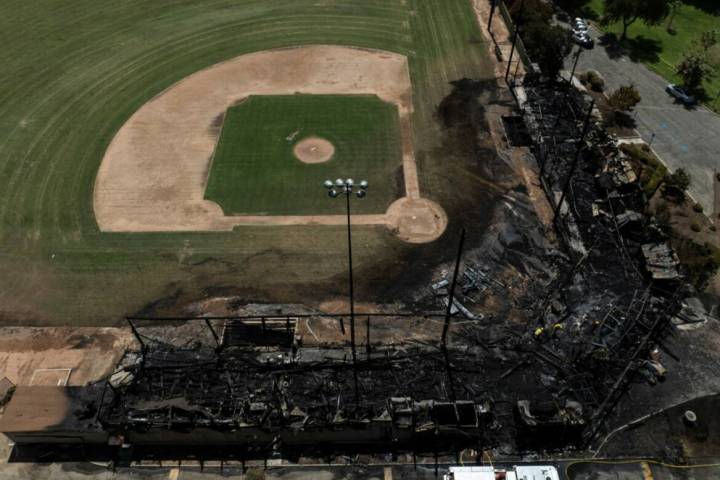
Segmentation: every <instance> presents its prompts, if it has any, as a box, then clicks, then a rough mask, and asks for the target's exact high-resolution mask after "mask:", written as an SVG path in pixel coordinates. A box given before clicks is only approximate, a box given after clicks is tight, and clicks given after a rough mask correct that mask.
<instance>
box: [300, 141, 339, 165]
mask: <svg viewBox="0 0 720 480" xmlns="http://www.w3.org/2000/svg"><path fill="white" fill-rule="evenodd" d="M293 153H294V154H295V156H296V157H297V159H298V160H300V161H301V162H304V163H323V162H327V161H328V160H330V159H331V158H332V156H333V155H334V154H335V147H334V146H333V144H332V143H330V142H328V141H327V140H325V139H323V138H317V137H309V138H306V139H304V140H301V141H299V142H298V143H297V145H295V148H293Z"/></svg>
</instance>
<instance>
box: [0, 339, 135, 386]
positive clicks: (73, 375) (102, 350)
mask: <svg viewBox="0 0 720 480" xmlns="http://www.w3.org/2000/svg"><path fill="white" fill-rule="evenodd" d="M134 341H135V340H134V338H133V336H132V333H131V332H130V330H129V329H120V328H85V327H83V328H69V327H67V328H28V327H5V328H0V365H2V368H0V378H2V377H7V378H8V379H9V380H10V381H11V382H13V383H14V384H16V385H31V384H32V385H52V386H57V385H64V384H65V383H67V385H85V384H87V383H89V382H93V381H97V380H99V379H101V378H103V377H104V376H105V375H107V374H108V373H110V372H111V371H112V369H113V368H114V367H115V364H116V363H117V362H118V361H119V360H120V357H121V356H122V355H123V353H124V352H125V350H126V349H127V348H129V347H130V346H133V345H134Z"/></svg>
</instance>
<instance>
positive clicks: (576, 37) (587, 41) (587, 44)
mask: <svg viewBox="0 0 720 480" xmlns="http://www.w3.org/2000/svg"><path fill="white" fill-rule="evenodd" d="M572 39H573V41H574V42H575V43H577V44H578V45H580V46H582V47H584V48H593V47H594V46H595V42H594V41H593V39H592V37H590V35H589V34H588V33H587V32H580V31H575V30H573V32H572Z"/></svg>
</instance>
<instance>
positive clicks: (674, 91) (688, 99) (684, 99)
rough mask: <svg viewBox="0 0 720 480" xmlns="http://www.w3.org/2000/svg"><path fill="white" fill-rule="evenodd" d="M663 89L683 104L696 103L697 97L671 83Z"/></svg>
mask: <svg viewBox="0 0 720 480" xmlns="http://www.w3.org/2000/svg"><path fill="white" fill-rule="evenodd" d="M665 91H666V92H668V93H669V94H670V95H672V96H673V97H675V98H676V99H677V100H679V101H680V102H681V103H683V104H685V105H695V104H696V103H697V99H696V98H695V97H693V96H692V95H690V93H688V91H687V90H685V89H684V88H683V87H680V86H678V85H675V84H673V83H671V84H669V85H668V86H667V87H665Z"/></svg>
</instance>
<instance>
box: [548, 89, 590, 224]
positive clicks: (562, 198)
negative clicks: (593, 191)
mask: <svg viewBox="0 0 720 480" xmlns="http://www.w3.org/2000/svg"><path fill="white" fill-rule="evenodd" d="M594 107H595V100H593V101H592V102H590V108H588V112H587V115H585V123H584V124H583V129H582V134H580V140H579V141H578V146H577V148H576V149H575V156H574V157H573V161H572V164H571V165H570V173H569V174H568V176H567V179H566V180H565V185H564V186H563V190H562V194H561V195H560V201H559V202H558V203H557V205H556V206H555V213H553V222H554V221H555V220H557V216H558V214H559V213H560V207H561V206H562V204H563V202H564V201H565V196H566V195H567V191H568V189H569V188H570V182H571V180H572V177H573V174H574V173H575V168H576V167H577V164H578V160H579V159H580V152H582V151H583V149H584V148H585V136H586V135H587V132H588V129H589V128H590V117H591V116H592V111H593V108H594Z"/></svg>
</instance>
